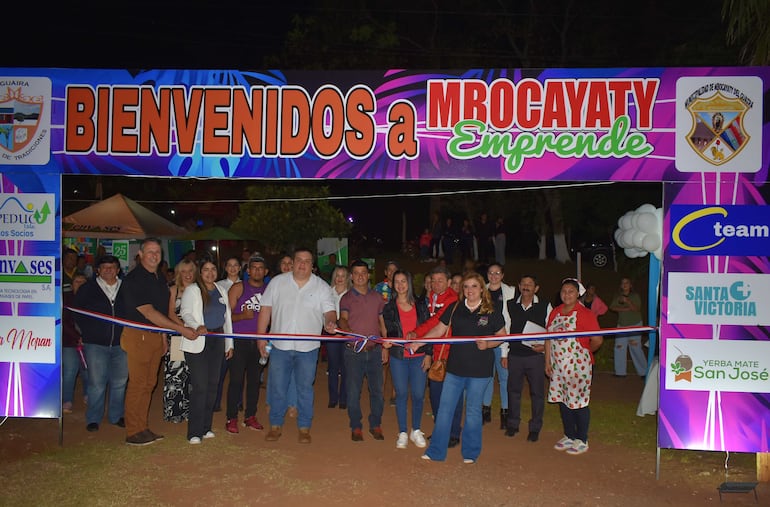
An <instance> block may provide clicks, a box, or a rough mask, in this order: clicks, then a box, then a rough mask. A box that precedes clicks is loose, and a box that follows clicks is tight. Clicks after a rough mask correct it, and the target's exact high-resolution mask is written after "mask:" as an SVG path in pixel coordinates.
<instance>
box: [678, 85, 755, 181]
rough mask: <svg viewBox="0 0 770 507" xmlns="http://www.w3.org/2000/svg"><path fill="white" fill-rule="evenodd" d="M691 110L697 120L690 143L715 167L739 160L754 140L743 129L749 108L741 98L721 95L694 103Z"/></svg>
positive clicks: (694, 122)
mask: <svg viewBox="0 0 770 507" xmlns="http://www.w3.org/2000/svg"><path fill="white" fill-rule="evenodd" d="M687 110H688V111H690V114H691V115H692V119H693V126H692V129H691V130H690V132H689V133H688V134H687V143H688V144H689V145H690V146H691V147H692V149H693V150H695V152H696V153H697V154H698V155H700V157H701V158H703V159H704V160H706V161H707V162H709V163H711V164H713V165H716V166H719V165H722V164H724V163H725V162H727V161H728V160H730V159H731V158H733V157H735V156H736V155H737V154H738V153H739V152H740V151H741V150H742V149H743V147H744V146H746V144H747V143H748V142H749V139H750V138H751V136H749V135H748V133H747V132H746V131H745V130H744V128H743V124H744V115H745V114H746V111H748V106H747V105H746V104H745V103H744V102H743V101H741V100H740V99H738V98H732V99H731V98H728V97H725V96H724V95H722V93H721V92H717V93H715V94H714V95H712V96H711V97H709V98H707V99H704V98H698V99H696V100H694V101H693V102H692V103H691V104H690V105H689V106H687Z"/></svg>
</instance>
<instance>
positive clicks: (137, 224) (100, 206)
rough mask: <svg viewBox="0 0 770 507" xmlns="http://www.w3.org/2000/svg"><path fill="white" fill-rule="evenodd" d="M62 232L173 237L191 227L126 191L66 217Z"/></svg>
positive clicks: (111, 236)
mask: <svg viewBox="0 0 770 507" xmlns="http://www.w3.org/2000/svg"><path fill="white" fill-rule="evenodd" d="M62 234H63V235H64V237H68V238H74V237H88V238H97V239H136V238H144V237H148V236H153V237H158V238H173V237H177V236H181V235H183V234H187V229H184V228H182V227H179V226H178V225H176V224H174V223H172V222H170V221H168V220H166V219H165V218H163V217H162V216H160V215H158V214H157V213H154V212H153V211H150V210H149V209H147V208H145V207H144V206H142V205H141V204H139V203H137V202H136V201H133V200H131V199H129V198H128V197H125V196H124V195H123V194H115V195H113V196H112V197H110V198H108V199H104V200H103V201H100V202H97V203H96V204H93V205H91V206H89V207H88V208H85V209H82V210H80V211H77V212H75V213H72V214H71V215H67V216H66V217H64V218H63V219H62Z"/></svg>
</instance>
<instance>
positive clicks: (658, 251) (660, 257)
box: [652, 245, 663, 261]
mask: <svg viewBox="0 0 770 507" xmlns="http://www.w3.org/2000/svg"><path fill="white" fill-rule="evenodd" d="M652 255H654V256H655V257H657V258H658V260H659V261H662V260H663V246H662V245H661V246H659V247H658V248H657V249H656V250H655V251H654V252H652Z"/></svg>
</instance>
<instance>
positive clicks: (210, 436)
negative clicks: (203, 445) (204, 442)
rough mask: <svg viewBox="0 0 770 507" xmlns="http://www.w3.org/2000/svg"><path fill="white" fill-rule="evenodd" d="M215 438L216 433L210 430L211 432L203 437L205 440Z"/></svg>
mask: <svg viewBox="0 0 770 507" xmlns="http://www.w3.org/2000/svg"><path fill="white" fill-rule="evenodd" d="M215 436H216V435H215V434H214V432H213V431H211V430H209V431H207V432H206V434H205V435H203V438H214V437H215Z"/></svg>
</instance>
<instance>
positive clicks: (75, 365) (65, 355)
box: [61, 347, 88, 403]
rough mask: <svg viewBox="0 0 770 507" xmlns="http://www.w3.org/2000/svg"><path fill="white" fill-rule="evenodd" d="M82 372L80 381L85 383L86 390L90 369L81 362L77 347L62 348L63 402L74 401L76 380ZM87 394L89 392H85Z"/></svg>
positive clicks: (84, 389) (84, 388)
mask: <svg viewBox="0 0 770 507" xmlns="http://www.w3.org/2000/svg"><path fill="white" fill-rule="evenodd" d="M78 372H80V381H81V382H82V384H83V391H86V386H87V385H88V384H87V382H88V370H86V369H84V368H83V365H82V364H81V362H80V354H79V353H78V349H76V348H75V347H62V348H61V401H62V403H72V399H73V398H74V396H75V380H76V379H77V378H78ZM85 394H87V392H86V393H85Z"/></svg>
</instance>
